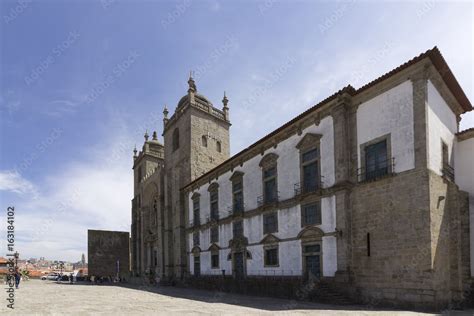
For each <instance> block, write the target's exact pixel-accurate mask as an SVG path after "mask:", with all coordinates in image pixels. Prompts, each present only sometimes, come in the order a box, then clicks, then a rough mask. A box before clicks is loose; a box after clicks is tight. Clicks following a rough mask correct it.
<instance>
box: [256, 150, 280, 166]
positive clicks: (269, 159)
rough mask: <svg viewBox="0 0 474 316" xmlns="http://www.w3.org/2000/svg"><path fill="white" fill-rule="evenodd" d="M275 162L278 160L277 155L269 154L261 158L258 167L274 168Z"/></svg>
mask: <svg viewBox="0 0 474 316" xmlns="http://www.w3.org/2000/svg"><path fill="white" fill-rule="evenodd" d="M277 160H278V155H277V154H275V153H269V154H266V155H265V157H263V158H262V160H260V163H259V166H260V167H263V168H265V167H269V166H274V165H276V163H277Z"/></svg>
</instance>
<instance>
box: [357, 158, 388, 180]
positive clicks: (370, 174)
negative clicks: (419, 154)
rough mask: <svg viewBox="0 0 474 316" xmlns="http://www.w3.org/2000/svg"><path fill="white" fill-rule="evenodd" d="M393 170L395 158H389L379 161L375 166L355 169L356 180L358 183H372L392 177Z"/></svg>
mask: <svg viewBox="0 0 474 316" xmlns="http://www.w3.org/2000/svg"><path fill="white" fill-rule="evenodd" d="M394 170H395V158H390V159H387V160H384V161H379V162H377V164H372V165H367V166H364V167H362V168H359V169H357V179H358V181H359V182H365V181H374V180H377V179H380V178H384V177H387V176H391V175H393V174H394Z"/></svg>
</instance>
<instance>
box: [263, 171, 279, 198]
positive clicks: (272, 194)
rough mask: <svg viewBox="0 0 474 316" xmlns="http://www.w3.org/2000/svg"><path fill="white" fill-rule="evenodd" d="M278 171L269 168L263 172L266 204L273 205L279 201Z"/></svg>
mask: <svg viewBox="0 0 474 316" xmlns="http://www.w3.org/2000/svg"><path fill="white" fill-rule="evenodd" d="M276 175H277V169H276V167H272V168H268V169H266V170H264V171H263V187H264V192H263V197H264V201H265V203H273V202H275V201H276V200H277V178H276Z"/></svg>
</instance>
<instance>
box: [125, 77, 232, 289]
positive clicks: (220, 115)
mask: <svg viewBox="0 0 474 316" xmlns="http://www.w3.org/2000/svg"><path fill="white" fill-rule="evenodd" d="M188 84H189V89H188V94H187V95H185V96H184V97H182V98H181V100H180V101H179V103H178V105H177V107H176V110H175V113H174V114H173V115H172V116H171V117H170V118H168V110H167V108H166V107H165V110H164V112H163V113H164V120H163V124H164V131H163V137H164V143H165V145H164V146H163V145H162V144H160V143H159V142H158V140H157V137H156V132H155V133H154V136H153V139H152V140H149V139H148V135H145V143H144V145H143V148H142V150H141V151H140V152H139V153H135V155H134V166H133V169H134V174H135V185H134V188H135V197H134V199H133V202H132V214H133V215H132V252H133V254H132V257H133V258H134V260H133V261H132V262H133V265H132V271H133V273H134V274H135V275H145V274H153V275H156V276H159V277H160V278H162V279H164V280H175V279H178V280H179V279H182V278H183V277H184V274H185V272H186V271H187V261H186V252H185V251H186V242H185V227H186V226H187V216H185V214H184V208H185V206H184V205H185V204H186V203H185V200H184V199H185V196H184V195H183V193H182V191H181V188H182V187H184V186H185V185H186V184H188V183H190V182H191V181H193V180H194V179H195V178H197V177H198V176H200V175H202V174H204V173H205V172H207V171H209V170H210V169H212V168H214V167H215V166H217V165H219V164H220V163H222V162H223V161H225V160H226V159H227V158H228V157H229V127H230V122H229V109H228V107H227V102H228V101H227V97H225V96H224V100H223V103H224V106H223V109H222V110H219V109H217V108H215V107H214V106H213V105H212V103H211V102H210V101H209V100H208V99H207V98H206V97H204V96H202V95H200V94H198V93H197V89H196V85H195V83H194V80H193V79H192V78H191V77H190V79H189V81H188ZM165 162H166V163H165ZM140 170H146V172H145V173H141V171H140Z"/></svg>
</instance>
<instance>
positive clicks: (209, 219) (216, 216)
mask: <svg viewBox="0 0 474 316" xmlns="http://www.w3.org/2000/svg"><path fill="white" fill-rule="evenodd" d="M217 221H219V212H217V213H216V214H212V213H211V215H208V216H206V223H213V222H217Z"/></svg>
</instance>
